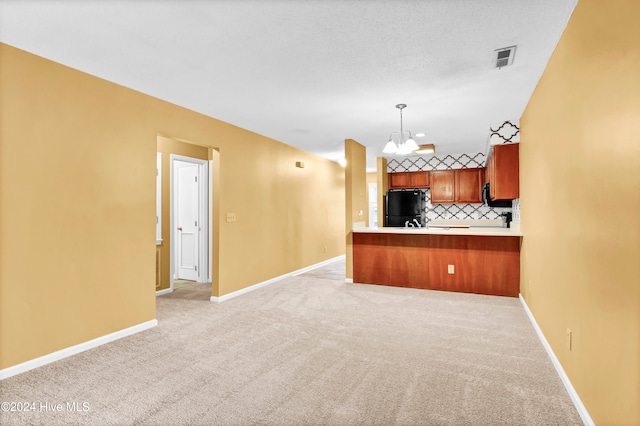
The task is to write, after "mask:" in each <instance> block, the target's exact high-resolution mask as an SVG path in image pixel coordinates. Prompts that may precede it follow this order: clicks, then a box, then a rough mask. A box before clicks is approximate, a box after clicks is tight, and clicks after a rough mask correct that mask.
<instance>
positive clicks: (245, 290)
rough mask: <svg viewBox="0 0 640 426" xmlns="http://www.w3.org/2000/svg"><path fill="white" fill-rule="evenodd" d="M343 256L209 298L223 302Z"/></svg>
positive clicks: (341, 258)
mask: <svg viewBox="0 0 640 426" xmlns="http://www.w3.org/2000/svg"><path fill="white" fill-rule="evenodd" d="M345 257H346V255H344V254H343V255H340V256H336V257H334V258H331V259H329V260H325V261H322V262H320V263H316V264H314V265H311V266H307V267H305V268H302V269H298V270H296V271H293V272H289V273H288V274H284V275H280V276H278V277H275V278H271V279H270V280H266V281H262V282H261V283H257V284H254V285H251V286H249V287H245V288H242V289H240V290H237V291H234V292H231V293H228V294H225V295H222V296H220V297H216V296H211V299H210V300H211V301H212V302H216V303H220V302H224V301H226V300H229V299H233V298H234V297H238V296H241V295H243V294H245V293H248V292H250V291H253V290H257V289H259V288H261V287H264V286H267V285H269V284H273V283H275V282H277V281H280V280H283V279H285V278H289V277H295V276H296V275H300V274H303V273H305V272H309V271H311V270H313V269H316V268H319V267H321V266H325V265H328V264H330V263H333V262H337V261H338V260H343V259H344V258H345Z"/></svg>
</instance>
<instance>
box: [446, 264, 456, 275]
mask: <svg viewBox="0 0 640 426" xmlns="http://www.w3.org/2000/svg"><path fill="white" fill-rule="evenodd" d="M447 272H448V273H450V274H455V268H454V266H453V265H448V266H447Z"/></svg>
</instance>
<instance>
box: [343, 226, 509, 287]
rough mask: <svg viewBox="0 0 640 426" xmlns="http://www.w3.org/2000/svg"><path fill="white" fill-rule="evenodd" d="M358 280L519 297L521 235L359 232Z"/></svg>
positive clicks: (356, 239) (355, 277)
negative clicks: (452, 267)
mask: <svg viewBox="0 0 640 426" xmlns="http://www.w3.org/2000/svg"><path fill="white" fill-rule="evenodd" d="M448 265H453V266H454V274H449V273H448ZM353 281H354V283H361V284H382V285H391V286H397V287H412V288H422V289H430V290H444V291H457V292H465V293H478V294H490V295H496V296H511V297H517V296H518V294H519V292H520V237H517V236H513V237H511V236H509V237H497V236H467V235H433V234H432V235H424V234H422V235H406V234H403V235H401V234H379V233H354V234H353Z"/></svg>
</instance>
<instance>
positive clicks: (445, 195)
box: [430, 170, 455, 204]
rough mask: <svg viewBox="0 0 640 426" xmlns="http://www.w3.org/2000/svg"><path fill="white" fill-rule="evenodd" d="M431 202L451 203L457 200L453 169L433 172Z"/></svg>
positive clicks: (431, 177)
mask: <svg viewBox="0 0 640 426" xmlns="http://www.w3.org/2000/svg"><path fill="white" fill-rule="evenodd" d="M430 180H431V204H450V203H453V202H454V201H455V197H454V188H455V187H454V182H455V173H454V171H453V170H436V171H433V172H431V176H430Z"/></svg>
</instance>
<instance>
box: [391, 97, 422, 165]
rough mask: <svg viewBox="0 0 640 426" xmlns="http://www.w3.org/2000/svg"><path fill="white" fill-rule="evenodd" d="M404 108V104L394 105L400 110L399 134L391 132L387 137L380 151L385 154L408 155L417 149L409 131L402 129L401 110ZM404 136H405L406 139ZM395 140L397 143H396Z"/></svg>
mask: <svg viewBox="0 0 640 426" xmlns="http://www.w3.org/2000/svg"><path fill="white" fill-rule="evenodd" d="M406 107H407V105H406V104H398V105H396V108H398V109H399V110H400V133H398V132H392V133H391V134H390V135H389V142H387V144H386V145H385V146H384V149H383V150H382V152H384V153H385V154H398V155H409V154H412V153H413V152H414V151H415V150H417V149H418V148H419V147H418V144H416V141H414V140H413V137H412V135H411V131H409V130H404V128H403V127H402V110H403V109H405V108H406ZM394 135H395V137H394ZM405 136H407V137H406V139H405ZM395 139H397V140H398V141H397V142H396V140H395Z"/></svg>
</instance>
